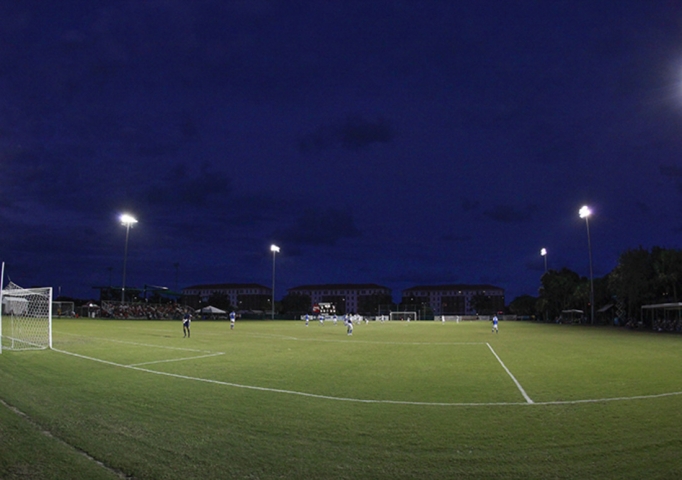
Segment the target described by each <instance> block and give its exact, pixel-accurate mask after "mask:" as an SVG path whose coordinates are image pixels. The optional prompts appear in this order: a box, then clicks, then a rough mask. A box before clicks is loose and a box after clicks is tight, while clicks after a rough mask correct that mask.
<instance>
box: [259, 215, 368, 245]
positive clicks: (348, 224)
mask: <svg viewBox="0 0 682 480" xmlns="http://www.w3.org/2000/svg"><path fill="white" fill-rule="evenodd" d="M360 235H361V232H360V230H358V228H357V227H356V226H355V221H354V220H353V216H352V215H351V214H350V212H348V211H344V210H339V209H336V208H328V209H320V210H315V209H308V210H306V211H304V212H303V213H302V214H301V215H300V216H299V217H298V218H296V220H294V223H293V224H292V225H290V226H289V227H287V228H284V229H281V230H278V231H276V232H275V233H274V235H273V238H274V239H276V240H277V241H279V242H288V243H292V244H297V245H312V246H332V245H336V244H337V243H338V242H339V241H340V240H342V239H346V238H355V237H359V236H360Z"/></svg>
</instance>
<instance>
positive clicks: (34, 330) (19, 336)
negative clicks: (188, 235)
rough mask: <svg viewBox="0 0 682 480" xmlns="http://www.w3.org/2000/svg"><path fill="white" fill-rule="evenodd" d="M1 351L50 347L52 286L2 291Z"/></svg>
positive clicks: (13, 287)
mask: <svg viewBox="0 0 682 480" xmlns="http://www.w3.org/2000/svg"><path fill="white" fill-rule="evenodd" d="M0 302H1V305H2V315H0V352H2V351H3V350H41V349H45V348H52V287H41V288H21V287H20V286H18V285H16V284H14V283H12V282H10V283H9V285H7V286H6V287H4V288H3V289H2V290H1V294H0Z"/></svg>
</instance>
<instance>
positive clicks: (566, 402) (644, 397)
mask: <svg viewBox="0 0 682 480" xmlns="http://www.w3.org/2000/svg"><path fill="white" fill-rule="evenodd" d="M52 350H53V351H55V352H59V353H63V354H65V355H72V356H74V357H78V358H82V359H85V360H91V361H93V362H99V363H104V364H106V365H111V366H113V367H120V368H127V369H130V370H136V371H139V372H145V373H152V374H154V375H162V376H166V377H171V378H179V379H183V380H191V381H195V382H203V383H210V384H213V385H224V386H228V387H235V388H244V389H248V390H257V391H261V392H274V393H285V394H289V395H298V396H301V397H309V398H319V399H324V400H337V401H342V402H355V403H373V404H392V405H420V406H434V407H439V406H440V407H490V406H528V405H579V404H585V403H604V402H616V401H627V400H647V399H652V398H663V397H672V396H679V395H682V392H670V393H660V394H655V395H637V396H634V397H613V398H594V399H584V400H560V401H553V402H533V401H530V402H528V401H526V402H480V403H475V402H460V403H456V402H410V401H402V400H368V399H361V398H346V397H333V396H330V395H318V394H314V393H306V392H297V391H294V390H284V389H279V388H267V387H257V386H253V385H241V384H238V383H231V382H222V381H220V380H212V379H207V378H199V377H190V376H188V375H179V374H176V373H168V372H158V371H156V370H149V369H147V368H140V367H137V366H132V365H122V364H120V363H115V362H110V361H108V360H102V359H99V358H94V357H88V356H85V355H80V354H78V353H73V352H67V351H65V350H59V349H56V348H53V349H52ZM493 353H494V352H493Z"/></svg>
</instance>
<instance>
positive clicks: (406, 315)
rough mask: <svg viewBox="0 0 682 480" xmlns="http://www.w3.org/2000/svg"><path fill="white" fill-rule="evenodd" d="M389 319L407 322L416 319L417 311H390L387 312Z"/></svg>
mask: <svg viewBox="0 0 682 480" xmlns="http://www.w3.org/2000/svg"><path fill="white" fill-rule="evenodd" d="M389 320H406V321H408V322H410V321H413V322H414V321H416V320H417V312H391V313H390V314H389Z"/></svg>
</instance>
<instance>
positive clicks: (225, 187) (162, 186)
mask: <svg viewBox="0 0 682 480" xmlns="http://www.w3.org/2000/svg"><path fill="white" fill-rule="evenodd" d="M231 194H232V181H231V180H230V179H229V178H228V177H227V176H226V175H225V174H224V173H222V172H220V171H217V170H216V169H215V168H214V167H213V166H212V165H210V164H208V163H204V164H202V165H201V167H200V169H199V171H196V172H191V171H190V169H189V167H188V166H187V165H186V164H180V165H174V166H172V167H168V168H166V169H162V170H161V171H160V172H159V174H158V178H157V179H156V180H152V181H151V182H150V186H149V187H148V188H147V189H146V191H145V192H144V193H143V197H144V200H143V201H142V202H141V203H143V204H149V205H152V206H156V207H158V208H162V209H170V210H174V209H177V210H182V211H184V210H186V209H197V208H201V207H207V206H210V207H212V209H219V208H220V207H221V206H222V207H224V206H225V205H227V203H228V201H229V199H230V196H231Z"/></svg>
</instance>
